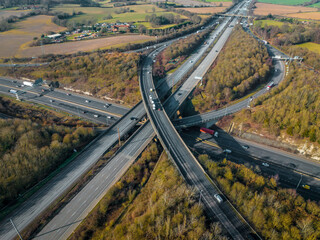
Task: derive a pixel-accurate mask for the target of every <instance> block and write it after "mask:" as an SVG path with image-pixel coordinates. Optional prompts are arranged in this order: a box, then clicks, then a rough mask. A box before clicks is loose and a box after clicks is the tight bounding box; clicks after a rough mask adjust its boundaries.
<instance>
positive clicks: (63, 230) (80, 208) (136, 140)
mask: <svg viewBox="0 0 320 240" xmlns="http://www.w3.org/2000/svg"><path fill="white" fill-rule="evenodd" d="M164 47H166V46H163V48H164ZM160 50H161V49H160ZM160 50H155V51H154V52H152V53H151V54H150V56H149V59H148V60H149V61H148V62H147V64H146V67H145V68H144V70H143V71H142V73H141V74H142V76H144V77H150V71H151V65H152V62H153V61H152V60H153V59H154V57H155V56H156V54H157V53H159V51H160ZM203 53H204V52H198V54H199V55H200V54H203ZM197 57H198V56H197ZM198 58H200V57H198ZM191 68H192V65H190V64H183V65H182V66H181V67H180V68H179V71H176V72H177V73H176V72H175V73H173V74H172V75H171V76H170V77H168V78H166V79H164V80H163V81H161V83H163V84H162V85H166V86H170V84H175V83H177V82H178V81H180V79H181V78H182V77H183V76H184V74H186V72H187V71H188V70H189V69H191ZM171 86H172V85H171ZM163 94H165V93H163ZM140 108H143V109H144V107H143V104H142V103H140V104H139V109H140ZM144 113H145V111H144ZM142 129H144V130H141V131H140V132H138V133H135V134H134V135H133V136H132V137H131V138H130V140H128V142H131V143H128V144H127V143H126V145H125V146H124V147H123V148H122V149H121V150H120V151H118V153H117V154H116V155H115V156H114V157H113V159H112V160H111V162H110V163H108V164H107V166H106V167H105V168H103V170H102V171H101V173H99V174H98V175H97V176H95V177H94V178H93V179H92V180H91V181H90V182H89V183H88V184H87V185H86V187H85V188H84V189H83V190H82V191H81V192H80V193H79V194H77V196H76V197H74V199H72V200H71V201H70V202H69V203H68V205H66V206H65V207H64V208H63V209H62V210H61V211H60V212H59V214H58V215H56V216H55V217H54V219H53V220H52V221H50V222H49V223H48V224H47V225H46V226H45V228H44V229H43V230H42V231H41V232H40V233H39V234H38V235H37V238H41V239H48V238H50V239H65V238H67V237H68V236H69V235H70V234H71V233H72V231H74V229H75V228H76V227H77V226H78V224H80V222H81V219H83V218H84V217H85V216H86V215H87V214H88V212H90V211H91V210H92V208H93V207H94V206H95V204H96V203H97V202H98V201H99V199H101V198H102V197H103V196H104V194H105V193H106V192H107V191H108V189H109V188H110V187H111V186H112V185H113V183H114V182H116V181H117V180H118V179H119V178H120V177H121V175H122V174H123V172H124V169H127V168H128V167H129V166H130V164H131V163H132V162H133V161H134V159H135V158H136V156H137V155H138V154H139V153H140V152H141V151H142V150H143V149H144V147H145V146H146V145H147V144H148V143H149V142H150V140H151V139H152V137H153V136H154V135H155V134H154V131H153V129H152V126H151V124H150V122H147V123H145V124H144V126H143V127H142ZM133 153H135V154H133ZM120 159H121V160H120ZM117 163H118V165H117ZM110 164H111V165H112V166H113V165H114V166H115V167H111V168H109V165H110ZM109 169H113V171H111V172H110V170H109ZM106 172H108V175H107V174H106ZM101 176H103V177H102V178H107V179H106V181H103V180H102V179H101ZM106 176H107V177H106ZM101 189H102V190H101ZM97 193H98V195H97ZM92 196H95V198H94V201H93V202H92V199H91V198H92ZM79 201H81V204H80V202H79ZM71 212H72V214H70V213H71Z"/></svg>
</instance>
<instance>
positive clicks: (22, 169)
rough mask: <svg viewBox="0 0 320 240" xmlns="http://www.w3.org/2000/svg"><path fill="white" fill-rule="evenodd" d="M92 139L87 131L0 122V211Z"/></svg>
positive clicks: (90, 133) (32, 123) (21, 121)
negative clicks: (0, 208) (75, 149)
mask: <svg viewBox="0 0 320 240" xmlns="http://www.w3.org/2000/svg"><path fill="white" fill-rule="evenodd" d="M93 136H94V132H93V130H92V129H91V128H90V129H88V128H84V127H79V128H77V129H72V128H68V127H65V126H57V125H51V126H48V125H42V124H40V123H36V122H32V121H31V120H23V119H10V120H8V119H6V120H5V119H0V207H3V206H4V205H5V204H7V203H9V202H10V201H13V200H15V199H16V198H17V197H18V196H19V195H21V194H23V193H24V192H25V191H26V190H28V189H29V188H31V187H32V186H33V185H35V184H36V183H38V182H39V181H40V180H42V179H43V178H44V177H45V176H47V175H48V173H50V172H52V171H53V170H55V169H56V168H57V167H58V166H59V165H60V164H61V163H63V162H64V161H65V160H66V158H68V157H70V156H71V155H72V153H73V152H74V151H73V150H74V148H77V147H79V146H81V145H83V143H84V142H87V141H88V140H90V139H92V137H93Z"/></svg>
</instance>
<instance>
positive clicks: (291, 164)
mask: <svg viewBox="0 0 320 240" xmlns="http://www.w3.org/2000/svg"><path fill="white" fill-rule="evenodd" d="M288 166H289V167H291V168H296V167H297V165H295V164H294V163H289V164H288Z"/></svg>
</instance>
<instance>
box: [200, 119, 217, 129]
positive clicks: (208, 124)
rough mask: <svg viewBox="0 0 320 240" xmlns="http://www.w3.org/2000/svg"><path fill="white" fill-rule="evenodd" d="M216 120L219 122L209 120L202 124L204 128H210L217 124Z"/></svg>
mask: <svg viewBox="0 0 320 240" xmlns="http://www.w3.org/2000/svg"><path fill="white" fill-rule="evenodd" d="M216 122H218V120H211V121H209V122H206V123H203V124H201V127H204V128H210V127H211V126H212V125H213V124H215V123H216Z"/></svg>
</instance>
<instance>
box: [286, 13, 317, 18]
mask: <svg viewBox="0 0 320 240" xmlns="http://www.w3.org/2000/svg"><path fill="white" fill-rule="evenodd" d="M286 16H288V17H292V18H301V19H310V20H320V12H304V13H292V14H287V15H286Z"/></svg>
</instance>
